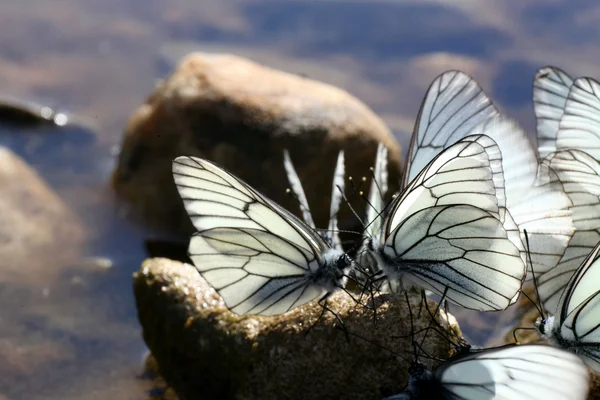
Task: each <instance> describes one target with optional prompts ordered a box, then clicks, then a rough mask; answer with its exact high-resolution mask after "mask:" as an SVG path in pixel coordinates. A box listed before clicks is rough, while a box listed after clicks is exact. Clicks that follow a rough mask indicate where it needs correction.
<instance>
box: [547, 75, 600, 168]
mask: <svg viewBox="0 0 600 400" xmlns="http://www.w3.org/2000/svg"><path fill="white" fill-rule="evenodd" d="M598 96H600V84H599V83H598V82H597V81H595V80H594V79H591V78H579V79H577V80H575V82H574V83H573V86H571V90H570V92H569V98H568V99H567V104H566V106H565V112H564V115H563V117H562V119H561V120H560V130H559V133H558V137H557V139H556V148H557V149H559V150H560V149H566V150H568V149H577V150H583V151H585V152H586V153H588V154H589V155H591V156H592V157H594V158H595V159H596V160H600V98H599V97H598Z"/></svg>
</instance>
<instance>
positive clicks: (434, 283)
mask: <svg viewBox="0 0 600 400" xmlns="http://www.w3.org/2000/svg"><path fill="white" fill-rule="evenodd" d="M478 139H479V140H477V139H476V138H466V139H464V140H462V141H460V142H458V143H456V144H455V145H453V146H451V147H450V148H448V149H447V150H445V151H444V152H442V153H441V154H439V155H438V156H437V157H436V158H435V159H434V160H433V161H432V162H431V163H430V164H429V165H428V166H427V167H426V168H425V169H423V171H421V173H420V174H419V175H418V176H417V177H416V178H415V179H414V181H413V182H411V183H410V185H409V186H408V187H407V188H406V189H405V191H404V192H403V193H402V194H401V195H400V196H398V197H397V198H396V199H395V200H394V203H393V204H392V206H391V208H390V213H389V215H388V216H387V218H386V221H385V224H384V231H383V232H384V235H383V237H384V240H385V243H384V245H383V249H382V250H381V252H382V253H383V254H380V255H379V257H380V258H381V261H380V265H381V266H382V267H383V269H384V270H385V271H386V275H387V276H388V277H390V278H393V276H394V268H395V269H396V270H397V271H396V272H397V273H399V274H400V275H401V276H402V277H406V278H407V279H409V280H411V281H413V282H414V283H415V284H417V285H419V286H421V287H423V288H425V289H429V290H432V291H434V292H436V293H438V294H441V295H445V296H446V299H448V300H449V301H451V302H453V303H454V304H458V305H460V306H462V307H465V308H471V309H476V310H482V311H490V310H501V309H504V308H506V307H508V306H509V305H510V304H512V303H513V302H514V301H515V300H516V297H517V295H518V293H519V289H520V287H521V284H522V280H523V278H524V274H525V266H524V262H523V260H522V259H521V257H520V252H519V249H518V248H517V247H516V246H515V245H514V244H513V242H512V241H511V240H510V239H509V238H508V236H507V233H506V230H505V229H504V226H503V223H502V221H501V220H500V212H499V207H498V201H499V197H498V196H499V195H498V193H502V189H503V182H502V178H501V174H500V175H499V174H498V173H499V171H498V169H497V168H494V167H491V165H490V154H494V153H495V152H496V151H497V147H495V145H494V146H490V147H488V148H486V147H485V146H483V145H482V142H483V143H487V144H488V145H490V143H491V144H493V141H491V139H489V138H487V137H479V138H478ZM494 149H495V150H494ZM496 167H497V165H496ZM500 198H502V197H501V196H500ZM390 270H391V271H390Z"/></svg>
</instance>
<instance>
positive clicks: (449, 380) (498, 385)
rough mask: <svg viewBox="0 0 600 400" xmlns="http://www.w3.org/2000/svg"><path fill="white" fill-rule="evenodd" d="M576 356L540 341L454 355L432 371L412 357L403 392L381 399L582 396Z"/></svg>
mask: <svg viewBox="0 0 600 400" xmlns="http://www.w3.org/2000/svg"><path fill="white" fill-rule="evenodd" d="M588 388H589V377H588V372H587V369H586V368H585V365H584V364H583V363H582V362H581V360H580V359H579V358H578V357H576V356H574V355H572V354H570V353H568V352H566V351H563V350H560V349H557V348H554V347H551V346H544V345H535V344H529V345H510V346H505V347H501V348H496V349H489V350H483V351H481V352H475V353H471V354H467V355H465V356H461V357H458V358H456V359H454V360H451V361H448V362H446V363H444V364H442V365H441V366H439V367H438V368H437V369H436V370H435V371H433V373H431V372H429V371H428V370H427V369H426V368H425V367H424V366H423V365H422V364H419V363H414V364H413V365H412V366H411V368H410V370H409V386H408V391H407V392H405V393H401V394H397V395H394V396H390V397H386V398H385V399H384V400H403V399H404V400H429V399H440V400H456V399H462V400H483V399H486V400H535V399H539V400H550V399H552V400H584V399H586V398H587V393H588Z"/></svg>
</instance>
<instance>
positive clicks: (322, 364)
mask: <svg viewBox="0 0 600 400" xmlns="http://www.w3.org/2000/svg"><path fill="white" fill-rule="evenodd" d="M134 292H135V297H136V304H137V309H138V317H139V320H140V322H141V325H142V327H143V335H144V340H145V341H146V344H147V345H148V347H149V348H150V350H151V352H152V354H153V357H154V358H155V359H156V362H157V364H158V369H159V371H160V374H161V375H162V376H163V377H164V378H165V380H166V382H167V383H168V384H169V386H171V387H172V388H173V389H175V391H176V392H177V393H178V395H179V397H180V399H182V400H183V399H198V398H202V399H276V398H277V399H281V398H285V399H323V398H331V399H339V398H352V399H380V398H381V397H383V396H384V395H390V394H393V393H396V392H400V391H401V390H402V389H403V387H404V386H405V385H406V380H407V368H408V364H409V362H410V361H411V360H412V359H413V355H412V346H411V342H410V338H393V336H405V335H408V334H409V333H410V322H409V321H410V320H409V318H408V315H409V314H408V308H407V303H406V300H405V298H404V297H403V296H401V295H397V294H383V295H376V296H375V298H374V301H375V303H376V304H377V305H378V309H377V310H378V311H377V320H376V324H374V322H373V312H372V311H370V310H368V309H366V308H364V307H361V306H356V303H355V302H354V301H353V300H352V299H351V298H350V297H349V295H348V294H346V293H344V292H338V293H336V294H334V295H333V296H332V298H331V300H330V302H329V303H328V304H329V306H330V307H331V308H332V309H333V310H334V311H335V312H336V313H337V314H338V315H339V316H340V318H341V319H342V320H343V321H344V325H345V327H346V329H347V331H348V332H349V339H348V340H347V339H346V337H345V335H344V332H343V331H342V330H340V329H336V327H339V323H338V322H337V320H336V318H335V317H334V316H333V315H332V314H330V313H325V314H324V316H323V318H322V319H321V320H320V321H319V322H318V323H317V324H316V325H315V326H314V327H313V328H312V329H310V331H309V332H307V331H308V330H309V327H310V326H311V325H312V324H313V323H314V322H315V320H316V319H317V317H318V316H319V314H320V313H321V310H322V308H321V307H320V306H319V305H318V304H317V303H316V302H312V303H309V304H306V305H304V306H301V307H297V308H296V309H294V310H292V311H291V312H289V313H286V314H284V315H280V316H276V317H259V316H241V317H240V316H236V315H235V314H232V313H231V312H229V311H228V310H227V309H226V308H225V307H224V304H223V302H222V299H221V298H220V297H219V296H218V295H217V293H216V292H215V291H214V290H213V289H212V288H210V286H208V284H207V283H206V282H205V281H204V280H203V279H202V278H201V277H200V275H199V274H198V273H197V271H196V270H195V268H194V267H192V266H190V265H188V264H182V263H179V262H176V261H171V260H168V259H160V258H155V259H149V260H147V261H146V262H144V264H143V265H142V267H141V269H140V271H139V272H137V273H136V274H135V275H134ZM419 301H420V298H419V297H418V296H414V297H411V303H412V308H413V310H414V311H415V314H416V310H417V309H418V307H419ZM429 306H430V307H431V308H432V309H433V307H434V304H433V303H430V305H429ZM429 323H430V318H429V317H428V316H427V313H426V312H425V311H423V312H422V313H421V317H417V318H416V320H415V329H416V330H418V329H420V328H423V327H425V326H426V325H428V324H429ZM454 328H456V326H454ZM357 335H358V336H357ZM359 337H360V338H359ZM365 339H367V340H365ZM374 343H375V344H374ZM423 349H424V351H425V352H426V353H427V354H429V355H430V356H432V357H440V358H447V357H448V354H449V352H450V345H449V343H448V342H447V341H446V340H444V339H441V337H440V336H439V335H437V334H434V333H432V332H430V333H429V334H428V336H427V340H426V341H425V343H424V345H423ZM422 361H426V359H423V358H422Z"/></svg>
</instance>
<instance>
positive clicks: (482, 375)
mask: <svg viewBox="0 0 600 400" xmlns="http://www.w3.org/2000/svg"><path fill="white" fill-rule="evenodd" d="M533 99H534V109H535V115H536V118H537V139H538V148H537V150H536V149H535V148H534V146H533V145H532V144H531V142H530V140H529V139H528V137H527V135H526V133H525V132H524V130H523V129H522V128H521V127H520V126H519V125H518V124H517V123H516V122H515V121H513V120H511V119H510V118H508V117H506V116H504V115H502V114H501V113H500V112H499V111H498V109H497V108H496V107H495V106H494V104H493V103H492V101H491V100H490V99H489V97H488V96H487V95H486V94H485V93H484V92H483V90H482V89H481V87H480V86H479V85H478V84H477V83H476V82H475V81H474V80H473V79H472V78H470V77H469V76H467V75H466V74H464V73H462V72H459V71H448V72H446V73H444V74H442V75H440V76H439V77H438V78H436V79H435V81H434V82H433V83H432V84H431V86H430V88H429V90H428V92H427V94H426V96H425V99H424V101H423V104H422V106H421V110H420V112H419V115H418V118H417V122H416V125H415V129H414V132H413V137H412V141H411V145H410V148H409V152H408V157H407V165H406V167H405V171H404V176H403V179H402V181H401V187H402V190H401V191H400V192H399V193H397V194H396V195H394V197H393V198H392V200H391V201H390V202H386V201H385V200H384V196H385V194H386V191H387V186H388V182H387V180H388V177H387V153H386V149H385V148H384V147H383V146H379V148H378V151H377V157H376V161H375V165H374V167H373V169H372V175H373V181H372V183H371V188H370V192H369V194H368V204H369V207H368V209H367V216H366V221H365V223H364V225H365V229H364V232H362V233H361V234H362V236H361V239H360V240H359V241H357V245H356V246H355V247H354V248H353V249H352V251H344V249H343V248H342V242H341V241H340V237H339V235H338V232H339V230H338V226H337V218H336V216H337V214H338V211H339V209H340V203H341V201H342V198H344V174H345V171H344V154H343V153H340V156H339V157H338V160H337V165H336V168H335V172H334V179H333V181H334V182H333V190H332V201H331V210H330V216H331V218H330V221H329V226H328V227H327V229H324V230H319V229H317V228H316V227H315V224H314V221H313V219H312V216H311V213H310V209H309V207H308V204H307V201H306V197H305V195H304V191H303V189H302V185H301V183H300V180H299V178H298V176H297V174H296V171H295V170H294V167H293V165H292V162H291V160H290V157H289V155H288V154H287V152H284V167H285V169H286V172H287V174H288V178H289V180H290V186H291V190H292V191H293V192H294V194H295V197H296V198H297V199H298V200H299V204H300V208H301V211H302V219H300V218H297V217H296V216H294V215H293V214H292V213H290V212H288V211H287V210H285V209H284V208H282V207H281V206H279V205H277V204H276V203H274V202H273V201H271V200H269V199H268V198H267V197H265V196H264V195H262V194H260V193H259V192H258V191H256V190H255V189H253V188H252V187H251V186H249V185H248V184H246V183H244V182H243V181H242V180H240V179H239V178H237V177H235V176H234V175H233V174H231V173H229V172H227V171H226V170H225V169H223V168H221V167H219V166H218V165H216V164H214V163H212V162H210V161H208V160H204V159H200V158H195V157H188V156H182V157H178V158H177V159H175V160H174V161H173V176H174V181H175V184H176V186H177V189H178V191H179V194H180V196H181V198H182V200H183V203H184V206H185V209H186V210H187V213H188V215H189V217H190V219H191V221H192V223H193V225H194V227H195V228H196V230H197V232H196V233H195V234H194V235H193V237H192V238H191V240H190V244H189V256H190V258H191V260H192V261H193V263H194V264H195V266H196V268H197V269H198V271H199V272H200V274H201V275H202V277H203V278H204V279H205V280H206V281H207V282H208V283H209V284H210V285H212V286H213V287H214V288H215V289H216V290H217V291H218V292H219V294H220V295H221V296H222V298H223V300H224V301H225V303H226V305H227V307H228V308H229V309H230V310H231V311H232V312H234V313H237V314H240V315H241V314H257V315H267V316H268V315H276V314H281V313H285V312H288V311H290V310H292V309H293V308H295V307H297V306H299V305H302V304H305V303H307V302H310V301H312V300H315V299H318V300H319V304H321V305H323V306H324V307H325V303H326V301H327V298H328V297H329V296H330V295H331V293H333V292H335V291H336V290H340V289H343V288H344V287H345V285H346V283H347V281H348V279H354V280H355V281H358V282H362V284H363V285H370V286H371V287H373V286H374V285H376V287H377V290H379V291H406V290H407V289H408V288H411V287H416V288H420V289H422V290H427V291H430V292H433V293H435V294H437V295H439V296H441V297H442V299H443V300H445V301H447V302H449V303H452V304H455V305H458V306H460V307H464V308H468V309H474V310H479V311H499V310H504V309H506V308H507V307H509V306H510V305H512V304H513V303H515V301H516V300H517V298H518V296H519V294H520V293H521V288H522V285H523V283H524V281H526V280H533V283H534V284H535V287H536V289H537V293H538V298H539V302H540V304H541V307H540V308H541V314H542V316H541V317H540V318H539V319H538V321H537V322H536V328H537V329H538V331H539V333H540V336H541V337H543V338H545V339H547V340H548V342H550V344H552V346H548V345H535V344H529V345H518V344H513V345H508V346H503V347H499V348H492V349H483V350H468V351H466V354H461V355H459V356H458V357H455V358H452V359H450V360H448V361H447V362H445V363H443V364H442V365H441V366H439V367H438V368H437V369H435V370H434V371H433V372H430V371H428V370H427V369H426V368H425V367H424V366H423V365H422V364H420V363H419V362H418V361H417V360H415V362H413V364H412V366H411V368H410V371H409V376H410V378H409V386H408V390H407V391H406V392H404V393H402V394H398V395H394V396H391V397H389V399H434V398H440V399H584V398H585V397H586V395H587V391H588V385H589V383H588V371H587V369H586V367H585V366H586V365H587V366H588V367H590V368H591V369H593V370H595V371H598V372H600V261H599V260H598V258H599V257H600V244H599V242H600V162H599V161H600V84H599V83H598V82H596V81H594V80H593V79H590V78H579V79H576V80H573V79H571V78H570V77H569V76H568V75H567V74H566V73H565V72H563V71H561V70H559V69H557V68H554V67H545V68H542V69H540V70H539V71H538V73H537V74H536V76H535V80H534V92H533Z"/></svg>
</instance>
